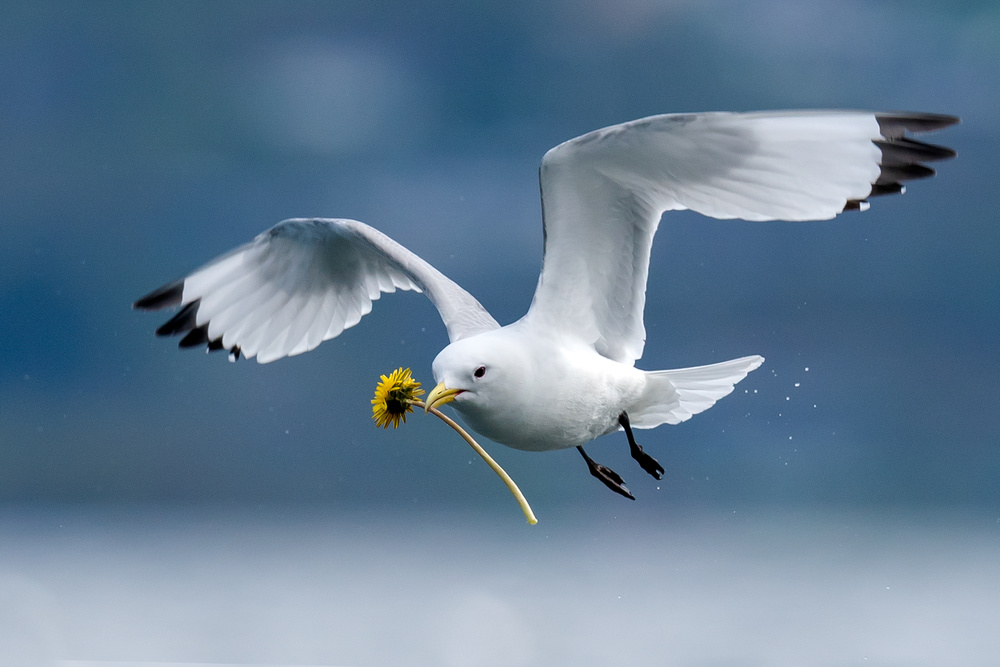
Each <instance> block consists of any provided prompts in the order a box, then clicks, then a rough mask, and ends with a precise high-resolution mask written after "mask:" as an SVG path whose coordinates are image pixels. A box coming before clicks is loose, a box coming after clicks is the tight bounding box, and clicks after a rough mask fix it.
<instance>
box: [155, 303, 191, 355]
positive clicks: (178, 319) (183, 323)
mask: <svg viewBox="0 0 1000 667" xmlns="http://www.w3.org/2000/svg"><path fill="white" fill-rule="evenodd" d="M199 304H201V299H198V300H197V301H192V302H191V303H189V304H187V305H186V306H184V307H183V308H181V309H180V311H178V313H177V314H176V315H174V316H173V317H171V318H170V319H169V320H167V321H166V322H164V323H163V325H162V326H160V328H159V329H157V330H156V335H157V336H175V335H177V334H181V333H185V332H187V331H191V330H192V329H194V328H195V327H196V326H198V322H197V319H196V318H197V315H198V306H199ZM182 347H183V346H182Z"/></svg>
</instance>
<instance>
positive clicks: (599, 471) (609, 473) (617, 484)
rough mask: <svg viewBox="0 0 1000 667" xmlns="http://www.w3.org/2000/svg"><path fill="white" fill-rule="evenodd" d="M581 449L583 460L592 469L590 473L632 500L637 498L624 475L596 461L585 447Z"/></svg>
mask: <svg viewBox="0 0 1000 667" xmlns="http://www.w3.org/2000/svg"><path fill="white" fill-rule="evenodd" d="M577 449H579V450H580V454H581V455H582V456H583V460H584V461H586V462H587V467H588V468H589V469H590V474H591V475H593V476H594V477H596V478H597V479H599V480H601V482H603V483H604V486H606V487H608V488H609V489H611V490H612V491H614V492H615V493H618V494H620V495H623V496H625V497H626V498H629V499H631V500H635V496H633V495H632V493H631V492H630V491H629V490H628V487H627V486H625V480H623V479H622V476H621V475H619V474H618V473H616V472H615V471H614V470H612V469H611V468H609V467H607V466H602V465H601V464H600V463H597V462H595V461H594V459H592V458H590V457H589V456H587V452H585V451H583V447H577Z"/></svg>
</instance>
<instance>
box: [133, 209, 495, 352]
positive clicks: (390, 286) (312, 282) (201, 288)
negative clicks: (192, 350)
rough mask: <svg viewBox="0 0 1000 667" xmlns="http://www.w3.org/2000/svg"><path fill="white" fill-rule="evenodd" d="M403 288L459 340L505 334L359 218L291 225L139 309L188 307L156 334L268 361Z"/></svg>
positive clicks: (327, 333) (167, 288) (333, 331)
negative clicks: (422, 298) (420, 296)
mask: <svg viewBox="0 0 1000 667" xmlns="http://www.w3.org/2000/svg"><path fill="white" fill-rule="evenodd" d="M397 289H403V290H415V291H417V292H423V293H424V294H426V295H427V297H428V298H429V299H430V300H431V302H432V303H433V304H434V305H435V306H436V307H437V309H438V312H439V313H440V314H441V319H442V320H444V324H445V327H446V328H447V329H448V336H449V338H450V339H451V340H452V341H455V340H458V339H460V338H464V337H466V336H470V335H472V334H475V333H479V332H481V331H488V330H490V329H496V328H497V327H499V325H498V324H497V322H496V320H494V319H493V318H492V317H491V316H490V314H489V313H488V312H487V311H486V309H485V308H483V306H482V305H481V304H480V303H479V302H478V301H476V299H475V298H473V296H472V295H471V294H469V293H468V292H466V291H465V290H464V289H462V288H461V287H459V286H458V285H457V284H455V283H454V282H452V281H451V280H449V279H448V278H446V277H445V276H444V275H443V274H442V273H441V272H440V271H438V270H437V269H435V268H434V267H433V266H431V265H430V264H428V263H427V262H425V261H424V260H422V259H421V258H420V257H418V256H417V255H415V254H413V253H412V252H410V251H409V250H407V249H406V248H404V247H403V246H401V245H400V244H398V243H396V242H395V241H393V240H392V239H391V238H389V237H388V236H386V235H385V234H383V233H381V232H379V231H378V230H376V229H373V228H371V227H369V226H368V225H365V224H363V223H360V222H357V221H355V220H324V219H293V220H285V221H284V222H281V223H278V224H277V225H275V226H274V227H272V228H271V229H269V230H268V231H266V232H264V233H263V234H260V235H259V236H258V237H257V238H255V239H254V240H253V241H252V242H250V243H248V244H246V245H244V246H240V247H239V248H236V249H235V250H232V251H231V252H229V253H227V254H225V255H222V256H221V257H218V258H217V259H214V260H212V261H211V262H209V263H208V264H206V265H205V266H203V267H201V268H200V269H198V270H197V271H195V272H194V273H192V274H191V275H189V276H187V277H186V278H183V279H181V280H178V281H176V282H173V283H170V284H168V285H164V286H163V287H161V288H160V289H158V290H155V291H153V292H151V293H150V294H148V295H146V296H144V297H143V298H141V299H139V300H138V301H136V302H135V304H134V306H133V307H135V308H140V309H143V310H157V309H160V308H166V307H168V306H181V310H180V311H179V312H178V313H177V314H176V315H175V316H174V317H173V318H172V319H170V320H169V321H168V322H167V323H165V324H164V325H163V326H161V327H160V328H159V329H157V330H156V334H157V335H159V336H172V335H176V334H185V335H184V337H183V338H182V339H181V341H180V346H181V347H195V346H200V345H207V346H208V349H209V350H220V349H226V350H229V351H230V353H231V354H232V355H235V356H236V357H239V356H240V355H241V354H242V355H243V356H245V357H247V358H250V357H254V356H256V357H257V361H259V362H260V363H267V362H270V361H274V360H275V359H280V358H282V357H285V356H292V355H296V354H301V353H302V352H307V351H309V350H312V349H313V348H315V347H316V346H317V345H319V344H320V343H322V342H323V341H324V340H329V339H331V338H335V337H337V336H339V335H340V333H341V332H342V331H343V330H344V329H348V328H350V327H352V326H354V325H355V324H357V323H358V322H359V321H360V320H361V318H362V317H364V316H365V315H367V314H368V313H369V312H371V309H372V302H373V301H374V300H375V299H378V298H379V297H380V296H381V294H382V292H394V291H396V290H397Z"/></svg>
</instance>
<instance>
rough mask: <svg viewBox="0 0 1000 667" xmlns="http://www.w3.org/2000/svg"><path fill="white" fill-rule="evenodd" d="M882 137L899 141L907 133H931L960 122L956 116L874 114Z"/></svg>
mask: <svg viewBox="0 0 1000 667" xmlns="http://www.w3.org/2000/svg"><path fill="white" fill-rule="evenodd" d="M875 120H876V121H878V127H879V131H880V132H881V133H882V136H883V137H887V138H890V139H899V138H902V136H903V135H904V134H905V133H907V132H933V131H934V130H943V129H944V128H946V127H951V126H952V125H956V124H958V123H960V122H962V119H961V118H959V117H958V116H951V115H948V114H943V113H920V112H912V111H902V112H888V113H877V114H875Z"/></svg>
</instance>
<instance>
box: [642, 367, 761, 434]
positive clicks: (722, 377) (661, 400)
mask: <svg viewBox="0 0 1000 667" xmlns="http://www.w3.org/2000/svg"><path fill="white" fill-rule="evenodd" d="M762 363H764V357H761V356H759V355H753V356H750V357H741V358H739V359H732V360H730V361H723V362H720V363H718V364H709V365H708V366H695V367H694V368H678V369H676V370H669V371H647V372H646V390H645V391H644V392H643V395H642V397H640V398H639V400H638V401H637V402H636V403H635V405H633V406H632V407H630V408H629V410H628V417H629V421H630V422H631V424H632V426H634V427H636V428H653V427H655V426H659V425H660V424H679V423H681V422H682V421H686V420H688V419H690V418H691V417H692V415H696V414H698V413H699V412H704V411H705V410H708V409H709V408H710V407H712V406H713V405H715V402H716V401H717V400H719V399H720V398H722V397H723V396H727V395H729V394H730V393H731V392H732V391H733V386H734V385H735V384H736V383H737V382H739V381H740V380H742V379H743V378H745V377H746V376H747V374H748V373H749V372H750V371H752V370H755V369H757V368H758V367H759V366H760V365H761V364H762Z"/></svg>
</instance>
